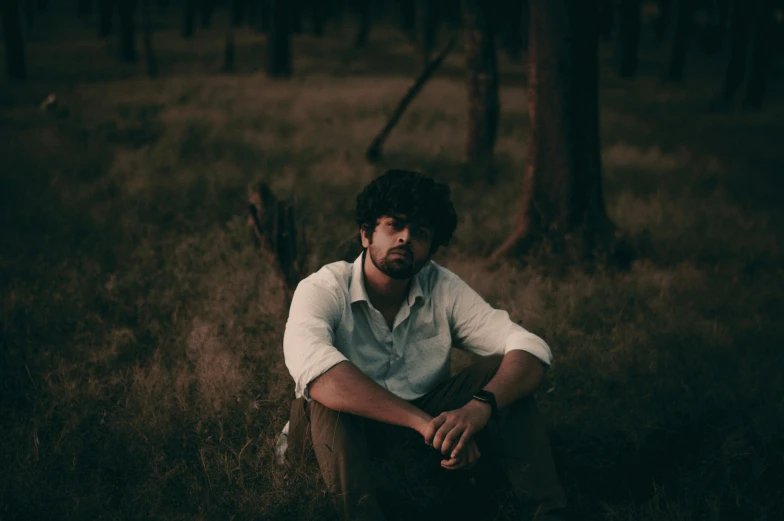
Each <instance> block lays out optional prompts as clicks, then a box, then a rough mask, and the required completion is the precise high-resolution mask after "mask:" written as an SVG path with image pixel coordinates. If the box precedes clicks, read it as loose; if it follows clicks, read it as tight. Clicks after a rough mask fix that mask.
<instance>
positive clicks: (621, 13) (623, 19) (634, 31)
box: [617, 0, 641, 78]
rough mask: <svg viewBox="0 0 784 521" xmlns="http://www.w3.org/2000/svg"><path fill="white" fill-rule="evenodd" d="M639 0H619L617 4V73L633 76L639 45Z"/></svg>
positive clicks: (628, 76) (625, 76)
mask: <svg viewBox="0 0 784 521" xmlns="http://www.w3.org/2000/svg"><path fill="white" fill-rule="evenodd" d="M640 6H641V2H640V0H621V1H620V4H619V5H618V44H617V53H618V58H617V60H618V63H617V65H618V75H619V76H620V77H621V78H634V76H635V75H636V74H637V53H638V50H639V47H640Z"/></svg>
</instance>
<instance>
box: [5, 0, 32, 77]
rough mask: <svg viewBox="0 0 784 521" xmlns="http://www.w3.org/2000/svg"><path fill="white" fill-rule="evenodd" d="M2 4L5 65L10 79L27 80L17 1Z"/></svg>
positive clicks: (7, 0)
mask: <svg viewBox="0 0 784 521" xmlns="http://www.w3.org/2000/svg"><path fill="white" fill-rule="evenodd" d="M0 2H2V4H1V6H2V17H3V43H4V46H5V65H6V72H7V73H8V77H9V78H10V79H12V80H25V79H27V62H26V60H25V48H24V39H23V38H22V18H21V16H20V13H19V2H18V1H17V0H0Z"/></svg>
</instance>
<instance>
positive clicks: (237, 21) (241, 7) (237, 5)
mask: <svg viewBox="0 0 784 521" xmlns="http://www.w3.org/2000/svg"><path fill="white" fill-rule="evenodd" d="M245 7H246V5H245V0H231V25H232V27H239V26H241V25H242V21H243V19H244V18H245Z"/></svg>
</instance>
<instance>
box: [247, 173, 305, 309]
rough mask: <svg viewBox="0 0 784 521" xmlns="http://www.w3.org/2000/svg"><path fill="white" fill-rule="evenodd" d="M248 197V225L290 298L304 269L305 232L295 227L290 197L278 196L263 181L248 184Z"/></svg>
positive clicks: (293, 209)
mask: <svg viewBox="0 0 784 521" xmlns="http://www.w3.org/2000/svg"><path fill="white" fill-rule="evenodd" d="M249 199H250V204H249V206H248V210H249V213H250V215H249V216H248V226H249V227H250V228H251V231H252V234H253V237H254V238H255V240H256V241H257V242H256V244H257V245H258V246H259V247H260V248H261V249H262V251H263V252H264V254H265V255H267V256H268V257H269V260H270V261H271V262H272V264H273V265H274V266H275V267H276V269H277V270H278V272H279V275H280V279H281V283H282V284H283V285H284V287H285V290H286V294H287V296H288V297H289V298H290V297H291V295H292V293H293V291H294V288H296V286H297V283H298V282H299V280H300V278H301V276H302V275H303V272H304V269H305V262H304V257H305V255H304V248H303V247H302V244H303V242H304V239H305V237H304V235H305V234H304V233H300V232H299V231H298V230H297V228H298V226H297V220H296V212H295V208H294V201H293V200H291V199H288V200H284V199H279V198H278V197H277V196H275V194H274V193H273V192H272V190H271V189H270V188H269V186H267V184H265V183H259V184H258V185H256V186H255V187H253V188H251V190H250V193H249Z"/></svg>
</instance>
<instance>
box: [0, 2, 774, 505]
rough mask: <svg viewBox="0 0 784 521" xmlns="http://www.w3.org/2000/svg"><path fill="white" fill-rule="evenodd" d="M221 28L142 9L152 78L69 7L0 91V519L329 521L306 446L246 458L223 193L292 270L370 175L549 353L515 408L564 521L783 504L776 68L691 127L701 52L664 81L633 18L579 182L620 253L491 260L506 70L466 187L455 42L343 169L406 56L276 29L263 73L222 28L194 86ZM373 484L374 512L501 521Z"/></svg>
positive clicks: (272, 361) (237, 286) (514, 67)
mask: <svg viewBox="0 0 784 521" xmlns="http://www.w3.org/2000/svg"><path fill="white" fill-rule="evenodd" d="M219 14H220V13H219ZM221 16H223V15H222V14H221V15H220V16H219V17H218V18H217V20H216V27H214V28H212V29H210V30H208V31H200V32H198V33H197V35H196V37H195V39H194V40H193V41H192V42H185V41H184V40H182V39H181V38H180V36H179V34H178V32H177V30H176V27H175V26H176V17H174V15H172V20H174V21H173V22H171V23H170V24H169V25H168V26H167V25H166V23H168V22H166V23H165V20H164V21H161V22H160V23H161V25H162V27H159V28H157V29H156V33H155V40H154V43H155V46H156V50H157V52H158V60H159V66H160V70H161V76H160V78H158V79H155V80H150V79H148V78H146V77H145V76H144V65H143V63H141V62H140V63H137V64H134V65H121V64H119V63H117V62H116V60H115V58H114V54H113V53H114V52H115V51H116V45H115V43H114V41H113V40H109V41H108V42H107V43H102V42H99V41H98V40H97V38H96V37H95V28H94V26H93V25H92V24H89V23H81V22H77V21H68V20H65V19H62V18H58V19H53V18H52V17H50V18H49V19H41V20H39V22H38V23H39V25H38V26H36V27H37V28H35V29H34V30H33V32H32V33H31V35H30V37H29V40H28V61H29V67H30V74H31V79H30V81H28V82H27V83H25V84H16V85H11V84H8V83H7V82H6V81H5V80H3V82H2V83H0V158H2V160H1V161H2V163H1V164H2V175H1V176H0V234H1V236H2V249H0V347H1V351H0V357H1V358H0V396H2V401H1V402H0V467H1V468H3V469H4V472H2V476H0V519H3V520H5V519H79V520H87V519H146V518H155V519H170V520H174V519H219V518H220V519H264V520H283V519H331V518H332V516H333V514H332V511H331V510H330V505H329V502H328V497H326V496H325V490H324V484H323V482H322V481H321V479H320V478H319V476H318V469H317V467H316V466H315V462H314V461H313V460H312V459H311V460H310V461H309V462H308V464H307V465H305V466H304V467H302V468H297V469H293V470H287V469H285V468H282V467H279V466H277V465H276V463H275V460H274V454H273V449H274V444H275V440H276V437H277V435H278V433H279V432H280V430H281V428H282V427H283V425H284V424H285V422H286V420H287V414H288V410H289V403H290V399H291V398H292V396H293V383H292V381H291V378H290V376H289V375H288V372H287V370H286V368H285V366H284V364H283V359H282V349H281V337H282V332H283V328H284V324H285V320H286V316H287V309H286V304H285V297H284V295H282V294H281V292H280V289H279V285H278V281H277V280H276V279H275V277H274V275H273V270H272V269H271V266H269V265H268V264H267V263H266V261H265V260H264V258H263V257H262V256H261V255H259V252H258V250H257V249H256V248H255V247H254V244H253V241H252V240H251V236H250V232H249V230H248V228H247V224H246V215H247V190H248V187H249V186H251V185H252V184H253V183H255V182H258V181H266V182H267V183H269V184H270V185H271V186H272V188H273V189H274V190H275V191H276V192H278V193H280V194H287V195H291V196H294V197H295V198H296V201H297V208H298V209H299V218H300V219H301V224H302V227H303V229H305V230H307V234H308V237H309V239H308V240H309V242H308V247H309V251H310V254H309V257H308V263H309V264H308V266H309V268H310V270H315V269H318V268H319V267H320V266H321V265H323V264H324V263H326V262H331V261H335V260H338V259H340V258H341V256H342V254H341V253H340V251H339V248H337V247H336V245H338V244H339V243H341V241H343V240H344V239H345V238H346V237H349V236H351V234H352V233H353V232H354V231H355V229H354V224H353V208H354V198H355V196H356V194H357V192H358V191H359V190H360V189H361V188H362V187H363V186H364V185H365V184H366V183H367V182H369V181H370V180H372V179H373V178H374V177H375V176H376V175H378V174H379V173H380V172H382V171H384V170H385V169H387V168H391V167H399V168H411V169H417V170H420V171H423V172H425V173H428V174H430V175H432V176H434V177H436V178H437V179H438V180H441V181H444V182H447V183H449V184H450V186H451V187H452V189H453V199H454V201H455V205H456V208H457V211H458V216H459V225H458V229H457V232H456V237H455V241H454V243H453V245H451V246H449V247H448V248H445V249H442V250H441V251H439V253H438V256H437V258H436V261H437V262H439V263H440V264H442V265H444V266H446V267H448V268H449V269H451V270H453V271H455V272H456V273H458V274H459V275H460V276H461V277H463V278H464V279H465V280H466V281H467V282H468V283H469V284H471V285H472V286H473V287H474V288H476V290H477V291H478V292H479V293H480V294H482V295H483V296H484V297H485V298H486V299H487V300H488V301H489V302H490V303H492V304H493V305H495V306H497V307H501V308H503V309H506V310H508V311H509V313H510V315H511V316H512V318H513V319H515V320H522V323H523V324H524V325H525V327H526V328H528V329H529V330H531V331H532V332H534V333H536V334H538V335H540V336H542V337H543V338H544V339H545V340H546V341H547V342H548V343H549V345H550V346H551V348H552V350H553V353H554V359H555V364H554V366H553V368H552V370H551V371H549V372H548V374H547V376H546V380H545V382H544V384H543V386H542V388H541V390H540V392H539V393H538V400H539V404H540V408H541V410H542V412H543V414H544V415H545V417H546V420H547V424H548V428H549V430H550V434H551V439H552V443H553V450H554V454H555V457H556V460H557V463H558V466H559V471H560V474H561V478H562V482H563V484H564V486H565V488H566V490H567V493H568V495H569V498H570V500H571V502H572V505H573V508H574V510H575V512H576V513H578V514H579V519H588V520H592V519H610V520H662V519H670V520H687V519H688V520H694V519H704V520H719V519H721V520H724V519H726V520H731V519H738V520H741V519H742V520H752V519H753V520H764V519H783V518H784V516H783V515H782V513H784V510H783V509H784V492H782V490H781V487H780V484H781V483H782V482H784V432H783V429H784V425H782V421H781V419H782V418H784V376H782V375H783V374H784V372H782V367H784V350H782V346H784V321H782V317H783V316H784V299H782V284H781V281H782V280H784V262H783V258H782V247H783V246H784V243H782V233H784V213H783V212H782V206H781V204H780V197H781V192H782V188H783V187H784V186H783V183H782V176H781V175H782V171H784V149H782V147H781V144H782V143H784V126H782V123H781V122H782V121H784V99H782V98H783V97H782V95H781V91H782V77H781V76H782V75H781V64H777V66H776V68H775V70H774V74H773V77H772V79H771V85H770V97H769V100H768V104H767V106H766V107H765V108H764V110H762V111H760V112H739V111H734V112H732V113H726V114H712V113H709V112H708V110H707V107H708V102H709V101H710V98H711V96H712V95H714V94H715V93H716V92H718V89H719V86H720V79H721V74H722V71H723V60H722V59H721V58H719V57H711V58H706V57H704V56H703V55H701V54H700V53H699V52H698V51H696V50H695V52H694V54H693V55H692V57H691V58H690V59H689V61H688V64H687V74H686V79H685V81H684V82H683V83H682V84H680V85H674V84H663V83H662V82H661V81H660V80H659V77H658V71H660V70H661V67H662V64H663V58H662V56H663V54H664V53H663V51H657V50H656V49H655V48H654V47H653V44H652V43H651V42H650V40H651V37H650V29H649V28H647V27H646V29H645V30H646V31H649V32H648V33H646V36H645V37H644V47H643V53H642V55H641V67H640V76H639V77H638V78H637V79H635V80H634V81H621V80H618V79H616V78H615V75H614V73H613V70H612V68H611V49H610V46H609V44H604V46H603V50H602V63H603V65H602V67H603V69H602V74H601V76H602V82H601V96H600V97H601V107H602V108H601V127H602V146H603V154H602V156H603V162H604V192H605V199H606V204H607V210H608V213H609V215H610V217H611V218H612V219H613V221H614V222H615V223H616V224H617V225H618V226H619V228H620V229H621V230H622V231H623V232H625V233H626V234H628V236H629V237H630V238H631V242H632V243H633V244H634V245H635V246H636V247H637V258H636V259H635V260H634V262H633V263H632V264H631V266H630V267H629V269H628V270H625V271H619V270H615V269H609V268H604V267H602V266H599V267H597V268H596V269H594V270H591V271H590V272H589V271H586V270H583V269H559V270H553V269H549V268H548V266H546V265H542V264H541V263H537V262H536V259H527V258H523V259H517V260H511V259H510V260H507V261H505V262H504V263H503V264H502V265H501V266H500V268H499V269H498V270H496V271H494V272H492V273H490V272H488V271H487V270H486V269H485V268H484V267H483V259H484V258H485V257H486V255H487V254H488V253H489V252H490V251H491V250H492V249H493V248H494V247H495V246H497V245H498V244H499V243H500V242H502V241H503V239H504V238H505V237H506V235H507V234H508V233H509V231H510V228H511V225H512V219H513V215H514V210H515V207H516V199H517V197H518V195H519V187H520V179H521V175H522V172H523V166H524V162H525V151H524V142H525V136H526V133H527V132H528V117H527V110H526V99H525V98H526V96H525V89H524V84H523V82H524V79H525V74H524V71H525V67H524V65H523V64H514V63H510V62H509V61H508V60H507V59H506V58H505V57H503V56H502V61H501V70H502V75H503V86H502V89H501V105H502V116H501V124H500V134H499V139H498V144H497V147H496V151H497V156H498V164H499V170H498V175H497V179H496V181H495V183H493V184H489V183H487V182H486V181H485V180H484V179H475V180H473V181H472V182H470V183H468V182H466V180H465V179H464V175H463V174H462V173H461V158H462V145H463V142H464V136H465V130H466V121H467V114H466V112H467V110H466V92H465V86H464V84H463V63H462V57H461V55H460V53H459V52H456V53H454V54H453V55H452V56H451V57H450V59H449V60H448V62H447V63H446V64H445V68H444V69H443V70H442V71H441V72H440V73H439V74H438V75H437V76H436V77H435V78H434V79H433V80H432V81H431V82H430V83H429V84H428V85H427V86H426V87H425V89H424V90H423V92H422V93H421V95H420V96H419V97H418V98H417V99H416V100H415V101H414V103H413V104H412V106H411V107H410V109H409V111H408V112H407V113H406V115H405V116H404V118H403V120H402V121H401V123H400V125H399V127H398V128H397V129H395V131H394V132H393V134H392V136H391V137H390V139H389V142H388V143H387V146H386V151H385V156H384V158H383V160H382V162H381V163H380V164H379V165H369V164H367V163H366V162H365V160H364V151H365V148H366V147H367V146H368V144H369V143H370V141H371V140H372V137H373V136H374V135H375V133H376V132H377V131H378V130H379V129H380V128H381V127H382V126H383V125H384V123H385V121H386V118H387V116H388V114H389V113H390V112H391V110H392V109H393V108H394V106H395V104H396V103H397V101H398V100H399V99H400V98H401V97H402V95H403V94H404V93H405V91H406V89H407V88H408V87H409V85H410V84H411V81H412V78H413V77H415V76H416V74H417V73H418V71H419V69H420V64H419V62H418V58H417V54H416V52H415V51H414V49H413V47H412V46H411V44H410V43H408V42H407V41H406V40H405V38H403V36H402V35H400V34H398V33H397V32H395V31H394V30H392V29H385V28H379V29H374V32H372V33H371V42H370V46H369V48H368V49H366V50H356V49H353V48H352V46H351V45H352V44H351V37H350V35H348V36H346V35H344V36H341V35H339V34H338V33H337V32H336V30H335V29H334V27H333V28H331V29H330V32H329V34H328V35H327V37H325V38H324V39H316V38H313V37H309V36H304V35H303V36H297V37H295V41H294V57H295V59H294V70H295V76H294V78H292V79H291V80H281V81H272V80H269V79H267V78H266V77H265V75H264V73H263V70H262V69H260V67H261V66H262V65H263V62H264V56H265V53H264V38H263V36H261V35H258V34H255V33H254V32H252V31H250V30H247V29H240V30H238V31H237V34H236V38H237V65H238V72H237V73H235V74H221V73H220V72H219V71H220V67H221V61H222V56H223V38H224V35H225V32H224V31H223V30H222V29H220V28H219V27H222V26H221V25H220V24H221V23H223V20H224V18H222V17H221ZM347 34H348V33H347ZM140 50H141V46H140ZM0 65H3V66H4V64H3V63H0ZM50 93H56V94H57V97H58V102H57V105H56V106H55V107H52V108H51V109H50V110H40V109H39V104H40V103H41V101H42V100H43V99H44V98H45V97H46V96H47V95H49V94H50ZM776 281H778V282H776ZM458 362H459V361H458ZM463 363H465V360H463ZM389 472H390V474H389V476H399V477H400V479H397V480H396V481H395V480H390V481H393V483H394V485H393V486H391V487H390V488H385V489H384V490H383V491H382V492H383V494H382V496H383V498H382V499H383V500H384V501H385V504H387V505H388V506H389V509H390V511H391V512H392V513H393V515H395V516H398V517H399V518H401V519H402V518H404V519H419V518H424V517H426V518H428V519H442V518H446V517H445V516H446V514H447V513H448V512H451V513H452V514H453V515H455V516H456V517H453V519H463V518H469V517H464V516H468V515H469V514H468V513H469V512H474V513H475V511H474V510H471V509H475V510H476V509H479V510H481V511H482V512H484V515H480V516H474V514H471V516H474V517H470V518H471V519H479V518H484V519H496V520H501V519H511V516H512V515H513V514H514V511H513V510H512V506H511V503H510V502H509V501H508V500H507V499H506V498H505V497H503V496H502V497H500V499H498V500H497V501H496V500H492V501H491V500H488V499H484V500H483V502H482V501H479V502H477V501H476V498H477V497H479V496H481V495H480V494H477V493H474V494H471V493H466V491H468V490H469V488H459V486H458V485H455V486H456V487H458V488H455V489H454V490H452V491H451V492H450V491H446V492H443V491H441V492H439V491H438V489H434V488H432V487H429V486H426V485H429V484H422V483H418V482H416V481H413V480H411V479H408V478H406V477H405V476H409V475H410V474H409V470H407V469H397V470H395V469H392V470H389ZM395 472H398V474H395ZM443 472H447V471H443ZM450 477H452V478H454V476H450ZM477 486H480V487H481V484H479V485H477ZM465 487H470V486H469V485H465ZM456 491H460V493H459V494H458V493H457V492H456ZM466 497H467V498H469V499H465V498H466ZM477 505H479V506H477ZM450 509H452V510H450Z"/></svg>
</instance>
